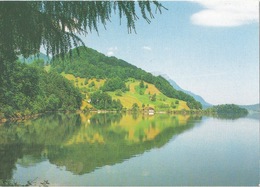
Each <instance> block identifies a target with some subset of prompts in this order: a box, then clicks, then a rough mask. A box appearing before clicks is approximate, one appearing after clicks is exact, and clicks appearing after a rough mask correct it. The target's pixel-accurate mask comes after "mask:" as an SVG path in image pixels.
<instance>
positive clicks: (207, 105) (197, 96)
mask: <svg viewBox="0 0 260 187" xmlns="http://www.w3.org/2000/svg"><path fill="white" fill-rule="evenodd" d="M153 74H154V75H156V76H158V75H161V76H162V77H164V78H165V79H166V80H168V82H169V83H170V84H171V85H172V87H173V88H175V89H176V90H179V91H182V92H184V93H186V94H188V95H191V96H192V97H193V98H194V99H195V100H196V101H199V102H200V103H201V104H202V107H203V109H205V108H209V107H211V106H213V105H212V104H210V103H208V102H206V101H205V100H204V99H203V98H202V97H201V96H199V95H196V94H194V93H192V92H190V91H187V90H184V89H182V88H181V87H180V86H179V85H178V84H177V83H176V82H175V81H174V80H172V79H171V78H170V77H169V76H168V75H166V74H162V73H159V72H154V73H153Z"/></svg>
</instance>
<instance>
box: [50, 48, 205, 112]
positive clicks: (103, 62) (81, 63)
mask: <svg viewBox="0 0 260 187" xmlns="http://www.w3.org/2000/svg"><path fill="white" fill-rule="evenodd" d="M77 50H78V51H79V52H80V56H78V54H77ZM71 53H72V57H71V56H69V54H67V55H66V56H65V59H61V58H57V57H54V58H53V60H52V62H51V70H52V71H56V72H58V73H63V74H66V78H68V79H71V80H72V81H75V82H74V83H75V85H77V86H78V87H79V88H80V89H81V92H84V93H85V94H89V95H88V97H87V98H86V99H88V98H89V96H90V93H92V92H93V91H97V90H98V89H99V88H100V86H102V84H103V83H104V82H106V81H108V80H109V81H110V83H111V82H113V81H114V82H115V81H117V82H118V84H117V85H113V86H115V88H113V89H112V90H110V89H109V87H111V84H110V83H109V84H107V85H104V84H103V86H104V87H106V88H104V87H103V91H104V92H105V93H106V94H109V95H110V96H113V99H115V100H116V101H117V102H118V100H120V101H121V103H122V105H123V107H125V108H131V107H132V106H131V105H132V104H133V103H137V104H138V106H139V108H141V107H143V106H144V105H146V106H147V105H148V104H149V106H150V104H151V106H154V107H155V108H158V109H166V110H167V108H169V107H170V108H171V105H172V108H173V109H176V110H181V109H189V108H190V109H201V108H202V106H201V104H200V103H199V102H197V101H196V100H195V99H194V98H193V97H192V96H190V95H188V94H185V93H184V92H182V91H177V90H175V89H174V88H173V87H172V86H171V85H170V83H169V82H168V81H167V80H166V79H164V78H163V77H161V76H154V75H152V74H151V73H148V72H145V71H144V70H142V69H140V68H138V67H136V66H134V65H131V64H129V63H127V62H125V61H124V60H121V59H117V58H116V57H107V56H105V55H104V54H102V53H99V52H97V51H96V50H93V49H90V48H87V47H79V48H77V49H73V50H72V51H71ZM72 75H73V76H74V78H73V77H72ZM75 77H77V78H75ZM102 81H103V82H102ZM120 81H121V83H119V82H120ZM131 81H135V82H131ZM138 81H139V83H140V81H143V82H144V84H145V86H146V85H147V86H148V87H147V88H144V87H142V88H140V89H139V88H138V84H139V83H138ZM119 84H121V86H122V84H125V87H124V86H123V87H120V86H119ZM118 86H119V87H118ZM119 88H120V89H121V90H122V92H120V89H119ZM111 91H112V92H111ZM149 92H150V93H149ZM149 94H150V95H149ZM154 94H156V95H154ZM151 100H153V102H152V103H151V102H150V101H151ZM177 100H181V101H184V102H186V104H185V103H184V102H181V101H179V103H178V101H177ZM174 102H177V103H176V104H174ZM143 104H144V105H143ZM85 105H86V106H88V105H87V104H85Z"/></svg>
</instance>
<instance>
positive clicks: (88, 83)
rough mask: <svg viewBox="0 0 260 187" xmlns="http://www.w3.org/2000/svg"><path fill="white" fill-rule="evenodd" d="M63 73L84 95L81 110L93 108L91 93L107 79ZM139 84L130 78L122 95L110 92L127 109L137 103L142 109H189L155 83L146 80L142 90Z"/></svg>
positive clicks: (184, 103)
mask: <svg viewBox="0 0 260 187" xmlns="http://www.w3.org/2000/svg"><path fill="white" fill-rule="evenodd" d="M61 75H62V76H64V77H65V78H67V79H68V80H70V81H71V82H72V83H73V84H74V86H76V87H78V88H79V89H80V91H81V93H82V94H83V95H84V98H83V101H82V105H81V110H84V109H90V108H93V106H92V105H91V101H90V95H91V94H92V93H93V92H95V91H97V90H99V89H100V88H101V87H102V86H103V85H104V83H105V81H106V80H105V79H96V78H92V79H87V78H80V77H75V76H74V75H72V74H65V73H64V72H63V73H61ZM139 84H140V81H139V80H135V79H130V80H128V81H127V82H126V85H127V87H129V91H125V92H121V94H120V95H118V94H117V93H116V92H108V94H109V95H110V96H112V98H113V99H116V100H117V99H119V100H120V101H121V103H122V105H123V108H126V109H131V108H132V106H133V104H134V103H136V104H137V105H138V106H139V109H140V110H141V109H144V108H146V107H152V108H154V109H155V110H157V111H167V110H183V109H185V110H189V107H188V106H187V103H186V102H184V101H181V100H178V99H174V98H169V97H167V96H165V95H164V94H162V93H161V92H160V91H159V90H158V89H157V88H156V87H155V86H154V85H153V84H150V83H147V82H144V85H145V88H143V90H140V88H139ZM154 94H155V95H156V100H155V101H152V100H151V97H152V96H153V95H154Z"/></svg>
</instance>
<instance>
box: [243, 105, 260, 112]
mask: <svg viewBox="0 0 260 187" xmlns="http://www.w3.org/2000/svg"><path fill="white" fill-rule="evenodd" d="M240 107H242V108H245V109H247V110H249V111H256V112H259V111H260V104H254V105H240Z"/></svg>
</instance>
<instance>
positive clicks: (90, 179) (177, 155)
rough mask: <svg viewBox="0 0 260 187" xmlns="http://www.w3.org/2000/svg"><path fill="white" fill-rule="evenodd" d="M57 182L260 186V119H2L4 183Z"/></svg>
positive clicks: (0, 163) (0, 177) (89, 116)
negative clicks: (17, 120)
mask: <svg viewBox="0 0 260 187" xmlns="http://www.w3.org/2000/svg"><path fill="white" fill-rule="evenodd" d="M44 180H47V181H48V182H49V183H50V184H51V185H84V186H87V185H131V186H132V185H141V186H142V185H171V186H174V185H194V186H198V185H205V186H209V185H218V186H223V185H224V186H229V185H232V186H236V185H243V186H249V185H252V186H256V185H258V184H259V120H258V119H249V118H240V119H236V120H224V119H216V118H210V117H196V116H187V115H186V116H181V115H180V116H176V115H166V114H156V115H154V116H143V115H129V114H125V115H122V114H108V113H107V114H52V115H45V116H42V117H40V118H38V119H35V120H28V121H26V122H22V123H12V124H3V125H0V181H2V182H3V181H13V182H17V183H18V184H27V181H30V182H32V183H33V184H40V183H41V182H43V181H44Z"/></svg>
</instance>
